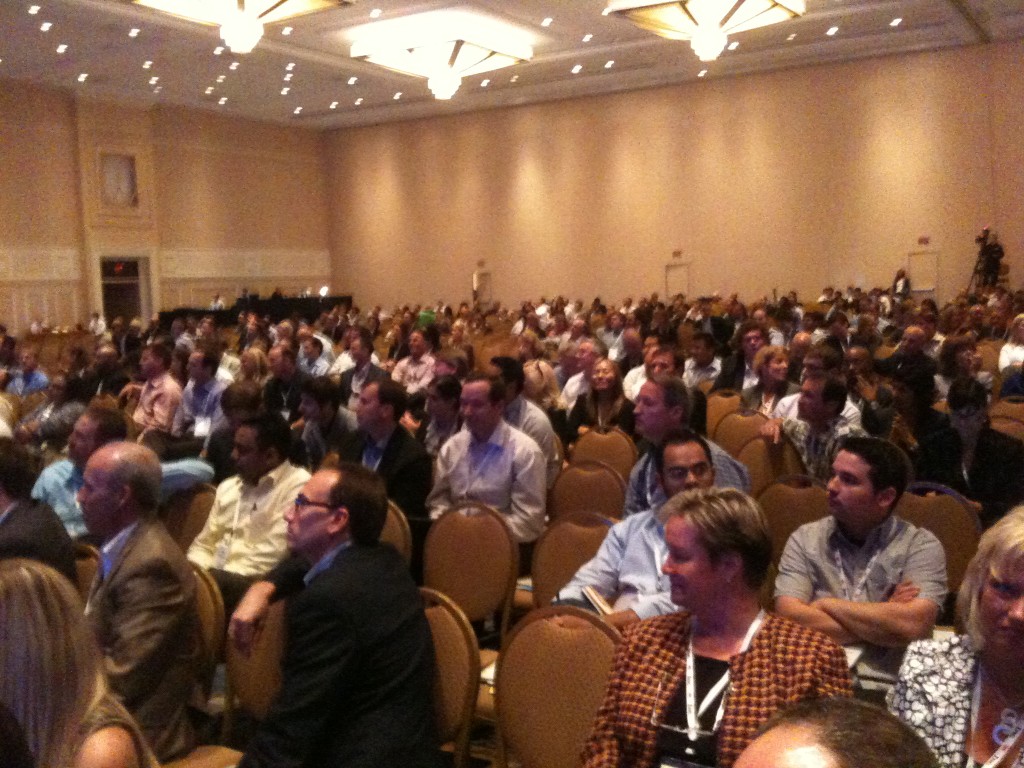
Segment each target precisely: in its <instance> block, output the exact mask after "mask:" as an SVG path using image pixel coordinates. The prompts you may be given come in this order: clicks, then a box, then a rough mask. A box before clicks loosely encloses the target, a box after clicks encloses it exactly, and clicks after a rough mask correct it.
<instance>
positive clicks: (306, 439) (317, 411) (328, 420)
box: [299, 376, 354, 469]
mask: <svg viewBox="0 0 1024 768" xmlns="http://www.w3.org/2000/svg"><path fill="white" fill-rule="evenodd" d="M340 405H341V391H340V390H339V389H338V387H337V386H336V385H335V383H334V382H333V381H331V380H330V379H329V378H327V377H326V376H321V377H319V378H316V379H307V380H306V382H305V384H303V385H302V397H301V398H300V400H299V411H300V412H301V413H302V423H303V427H302V442H303V444H304V445H305V446H306V458H307V461H308V463H309V466H310V467H312V468H313V469H318V468H319V467H320V463H321V462H322V461H323V460H324V457H325V456H327V454H328V453H331V452H332V451H333V452H336V451H337V450H338V447H339V446H340V445H341V441H342V438H344V436H345V435H346V434H348V433H349V432H350V431H351V430H352V428H353V426H354V425H352V424H350V423H349V419H348V418H347V417H348V416H349V415H350V414H349V411H348V409H345V410H344V411H342V410H341V409H340V408H339V406H340Z"/></svg>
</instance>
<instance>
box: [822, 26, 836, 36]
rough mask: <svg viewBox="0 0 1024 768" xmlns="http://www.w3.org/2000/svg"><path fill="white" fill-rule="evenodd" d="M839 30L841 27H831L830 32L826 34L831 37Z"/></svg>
mask: <svg viewBox="0 0 1024 768" xmlns="http://www.w3.org/2000/svg"><path fill="white" fill-rule="evenodd" d="M838 31H839V27H829V28H828V32H826V33H825V34H826V35H828V36H829V37H832V35H834V34H835V33H836V32H838Z"/></svg>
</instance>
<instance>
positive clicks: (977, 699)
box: [967, 663, 1024, 768]
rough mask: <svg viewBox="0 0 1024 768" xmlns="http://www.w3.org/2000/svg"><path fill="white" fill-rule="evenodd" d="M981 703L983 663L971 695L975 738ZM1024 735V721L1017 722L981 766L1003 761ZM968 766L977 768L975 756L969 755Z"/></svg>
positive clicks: (990, 765)
mask: <svg viewBox="0 0 1024 768" xmlns="http://www.w3.org/2000/svg"><path fill="white" fill-rule="evenodd" d="M980 705H981V664H980V663H979V664H978V672H977V675H976V676H975V678H974V695H973V696H971V738H972V739H973V738H974V731H975V730H976V729H977V727H978V707H979V706H980ZM1022 735H1024V722H1019V723H1017V727H1016V728H1015V729H1014V730H1013V731H1012V732H1011V733H1010V734H1008V735H1007V737H1006V738H1005V739H1003V743H1002V744H1000V745H999V749H997V750H996V751H995V752H994V753H993V754H992V757H990V758H989V759H988V760H986V761H985V764H984V765H982V766H981V768H995V766H997V765H999V763H1001V762H1002V761H1003V758H1005V757H1006V755H1007V754H1008V753H1009V752H1010V750H1011V749H1013V748H1014V747H1016V746H1017V744H1018V743H1020V737H1021V736H1022ZM967 768H977V763H975V762H974V758H973V757H970V756H968V758H967Z"/></svg>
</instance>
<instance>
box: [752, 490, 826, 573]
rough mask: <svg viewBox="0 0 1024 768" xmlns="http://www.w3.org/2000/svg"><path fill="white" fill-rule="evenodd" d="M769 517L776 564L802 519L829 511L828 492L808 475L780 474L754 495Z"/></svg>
mask: <svg viewBox="0 0 1024 768" xmlns="http://www.w3.org/2000/svg"><path fill="white" fill-rule="evenodd" d="M757 501H758V503H759V504H760V505H761V509H763V510H764V515H765V517H766V518H767V520H768V533H769V535H770V536H771V540H772V563H773V564H774V565H775V566H778V564H779V560H780V559H781V557H782V550H783V549H784V548H785V546H786V542H787V541H789V537H790V535H791V534H792V533H793V531H795V530H796V529H797V528H799V527H800V526H801V525H804V524H805V523H813V522H814V521H815V520H820V519H821V518H823V517H825V516H826V515H828V513H829V512H828V493H827V492H826V491H825V486H824V484H823V483H822V482H821V481H820V480H818V479H816V478H813V477H811V476H810V475H787V476H783V477H780V478H779V479H778V480H776V481H775V482H773V483H772V484H771V485H769V486H768V487H767V488H765V489H764V490H763V491H762V492H761V494H760V495H759V496H758V497H757Z"/></svg>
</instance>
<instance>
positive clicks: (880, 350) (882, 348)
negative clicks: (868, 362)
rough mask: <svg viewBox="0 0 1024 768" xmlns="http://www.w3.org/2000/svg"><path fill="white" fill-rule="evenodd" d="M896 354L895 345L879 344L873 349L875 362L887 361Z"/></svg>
mask: <svg viewBox="0 0 1024 768" xmlns="http://www.w3.org/2000/svg"><path fill="white" fill-rule="evenodd" d="M895 353H896V345H895V344H879V345H878V346H877V347H876V348H875V354H874V358H875V360H888V359H889V358H890V357H892V356H893V355H894V354H895Z"/></svg>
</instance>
